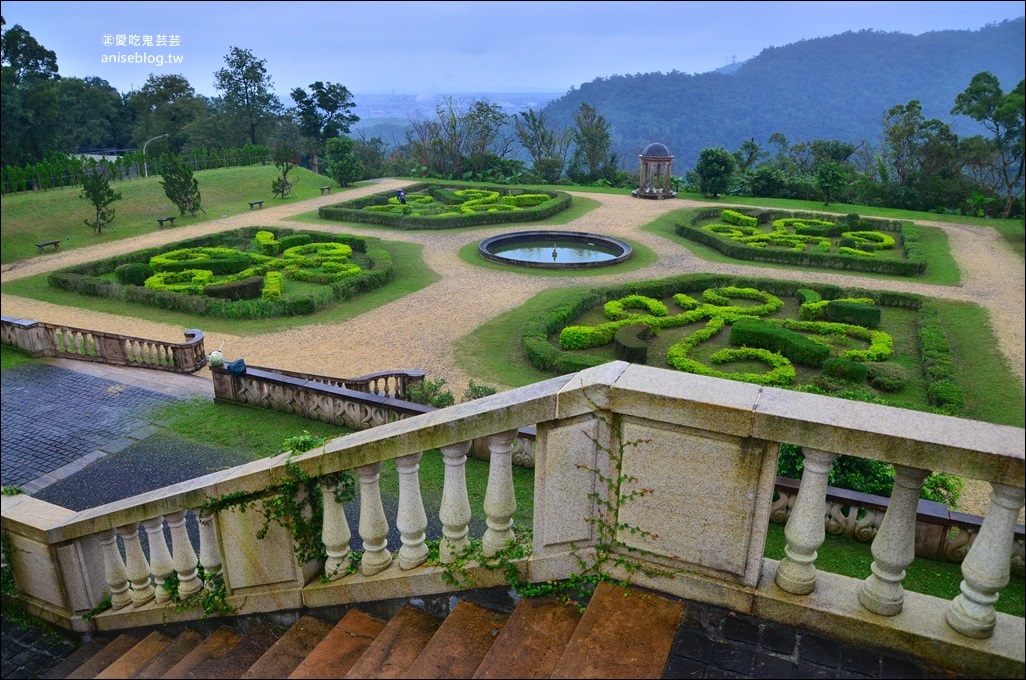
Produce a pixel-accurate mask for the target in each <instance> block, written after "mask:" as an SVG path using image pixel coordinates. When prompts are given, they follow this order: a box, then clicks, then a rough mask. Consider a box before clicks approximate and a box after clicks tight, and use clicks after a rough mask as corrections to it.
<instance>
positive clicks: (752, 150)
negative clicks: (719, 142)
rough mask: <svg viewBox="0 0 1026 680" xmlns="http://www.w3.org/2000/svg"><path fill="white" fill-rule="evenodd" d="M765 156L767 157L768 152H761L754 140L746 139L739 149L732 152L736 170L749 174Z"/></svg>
mask: <svg viewBox="0 0 1026 680" xmlns="http://www.w3.org/2000/svg"><path fill="white" fill-rule="evenodd" d="M767 156H769V152H768V151H763V150H762V147H761V146H759V143H758V142H756V141H755V139H754V138H752V139H746V140H745V141H744V142H742V144H741V147H740V148H738V150H737V151H735V152H734V158H735V159H737V169H738V170H739V171H741V172H751V171H752V170H754V169H755V165H756V164H757V163H758V162H759V161H761V160H762V159H763V158H766V157H767Z"/></svg>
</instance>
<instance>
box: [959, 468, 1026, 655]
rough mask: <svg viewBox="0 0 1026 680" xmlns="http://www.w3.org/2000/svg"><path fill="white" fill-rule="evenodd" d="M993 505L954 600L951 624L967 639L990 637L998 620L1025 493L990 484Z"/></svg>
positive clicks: (967, 561)
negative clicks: (997, 605)
mask: <svg viewBox="0 0 1026 680" xmlns="http://www.w3.org/2000/svg"><path fill="white" fill-rule="evenodd" d="M991 487H992V490H991V492H990V506H989V507H988V508H987V516H986V517H984V518H983V525H982V526H981V527H980V531H979V533H978V534H976V540H975V541H973V545H972V547H971V548H970V549H969V554H968V555H966V556H965V559H964V560H963V561H962V579H963V580H962V584H961V585H960V586H959V590H961V591H962V592H961V594H960V595H958V596H956V597H955V599H954V600H952V601H951V606H950V607H949V608H948V613H947V616H946V619H947V622H948V625H949V626H951V627H952V628H954V629H955V630H957V631H958V632H959V633H961V634H962V635H965V636H966V637H970V638H975V639H979V640H982V639H985V638H989V637H990V636H991V635H993V634H994V625H995V623H996V622H997V617H996V616H995V615H994V603H995V602H997V599H998V593H1000V592H1001V589H1002V588H1004V587H1005V586H1006V585H1008V576H1009V571H1010V567H1011V562H1010V560H1011V558H1012V543H1013V537H1014V535H1015V523H1016V519H1017V518H1018V516H1019V510H1020V509H1022V506H1023V502H1024V501H1026V491H1024V490H1023V489H1021V488H1016V487H1014V486H1007V485H1005V484H991Z"/></svg>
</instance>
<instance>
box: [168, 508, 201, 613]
mask: <svg viewBox="0 0 1026 680" xmlns="http://www.w3.org/2000/svg"><path fill="white" fill-rule="evenodd" d="M165 517H166V519H167V526H168V528H170V529H171V559H172V561H173V562H174V565H175V572H177V573H178V596H179V597H180V598H181V599H183V600H184V599H185V598H187V597H188V596H190V595H192V594H193V593H196V592H198V591H199V589H200V588H202V587H203V582H202V581H201V580H200V577H199V569H197V566H198V565H199V560H197V559H196V550H195V549H194V548H193V547H192V541H191V540H190V539H189V531H188V529H187V528H186V527H185V510H179V511H178V512H173V513H171V514H169V515H165Z"/></svg>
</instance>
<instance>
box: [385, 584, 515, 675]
mask: <svg viewBox="0 0 1026 680" xmlns="http://www.w3.org/2000/svg"><path fill="white" fill-rule="evenodd" d="M508 618H509V614H505V613H503V612H497V611H494V610H492V609H486V608H485V607H481V606H479V605H476V604H474V603H472V602H468V601H466V600H462V601H460V603H459V604H457V605H456V607H455V608H454V609H453V610H452V613H450V614H449V616H447V617H445V620H444V621H443V622H442V625H441V626H440V627H439V628H438V632H436V633H435V634H434V636H433V637H432V638H431V641H430V642H428V644H427V646H426V647H425V648H424V651H422V652H421V653H420V656H418V657H417V660H416V661H414V662H413V665H412V666H410V669H409V670H408V671H406V673H404V674H403V677H406V678H469V677H472V676H473V675H474V673H475V672H476V671H477V668H478V666H480V665H481V661H483V660H484V658H485V656H486V655H487V654H488V650H489V649H491V647H492V644H493V643H494V642H495V639H496V637H498V635H499V633H501V632H502V628H503V626H504V625H505V623H506V620H507V619H508Z"/></svg>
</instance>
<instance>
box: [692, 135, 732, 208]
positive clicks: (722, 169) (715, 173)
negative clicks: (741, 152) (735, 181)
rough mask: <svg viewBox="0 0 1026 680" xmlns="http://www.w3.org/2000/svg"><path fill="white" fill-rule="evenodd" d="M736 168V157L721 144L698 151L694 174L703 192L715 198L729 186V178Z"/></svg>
mask: <svg viewBox="0 0 1026 680" xmlns="http://www.w3.org/2000/svg"><path fill="white" fill-rule="evenodd" d="M736 169H737V159H736V158H734V154H732V153H730V152H729V151H727V150H726V149H724V148H723V147H722V146H717V147H706V148H705V149H702V150H701V151H700V152H699V153H698V163H696V164H695V174H697V175H698V178H699V188H700V189H701V190H702V193H703V194H706V195H709V196H712V197H713V198H716V197H717V196H719V195H720V194H722V193H723V192H724V191H726V190H727V187H728V186H730V178H731V177H733V176H734V171H735V170H736Z"/></svg>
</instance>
